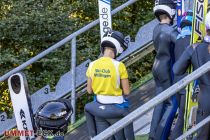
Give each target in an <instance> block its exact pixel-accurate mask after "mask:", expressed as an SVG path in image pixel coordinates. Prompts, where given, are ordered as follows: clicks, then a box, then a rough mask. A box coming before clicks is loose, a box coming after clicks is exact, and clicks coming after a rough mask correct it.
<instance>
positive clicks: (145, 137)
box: [135, 135, 148, 140]
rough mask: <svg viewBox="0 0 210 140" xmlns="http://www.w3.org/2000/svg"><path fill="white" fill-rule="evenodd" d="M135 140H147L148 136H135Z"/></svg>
mask: <svg viewBox="0 0 210 140" xmlns="http://www.w3.org/2000/svg"><path fill="white" fill-rule="evenodd" d="M135 140H148V135H142V136H136V137H135Z"/></svg>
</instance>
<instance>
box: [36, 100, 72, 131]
mask: <svg viewBox="0 0 210 140" xmlns="http://www.w3.org/2000/svg"><path fill="white" fill-rule="evenodd" d="M72 112H73V111H72V106H71V104H70V102H69V100H67V99H59V100H53V101H48V102H46V103H44V104H42V105H41V106H40V107H39V108H38V110H37V112H36V114H35V124H36V127H37V129H39V130H52V131H53V133H56V132H58V131H59V132H63V133H66V132H67V128H68V123H69V121H70V116H71V114H72Z"/></svg>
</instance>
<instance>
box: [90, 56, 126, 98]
mask: <svg viewBox="0 0 210 140" xmlns="http://www.w3.org/2000/svg"><path fill="white" fill-rule="evenodd" d="M86 76H87V77H89V78H91V80H92V89H93V92H94V93H95V94H98V95H109V96H121V95H122V89H121V88H120V79H127V78H128V73H127V70H126V67H125V65H124V64H123V63H122V62H119V61H116V60H114V59H111V58H109V57H101V58H99V59H97V60H95V61H93V62H91V63H90V65H89V67H88V69H87V72H86Z"/></svg>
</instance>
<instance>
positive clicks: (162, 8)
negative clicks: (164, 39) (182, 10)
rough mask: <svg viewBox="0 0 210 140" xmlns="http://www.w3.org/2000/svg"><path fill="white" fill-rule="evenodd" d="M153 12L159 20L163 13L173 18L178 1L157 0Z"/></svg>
mask: <svg viewBox="0 0 210 140" xmlns="http://www.w3.org/2000/svg"><path fill="white" fill-rule="evenodd" d="M153 12H154V14H155V16H156V17H157V19H158V20H160V18H159V16H160V15H162V14H166V15H168V17H169V18H170V19H171V20H173V19H174V17H175V14H176V3H175V2H174V0H155V7H154V8H153Z"/></svg>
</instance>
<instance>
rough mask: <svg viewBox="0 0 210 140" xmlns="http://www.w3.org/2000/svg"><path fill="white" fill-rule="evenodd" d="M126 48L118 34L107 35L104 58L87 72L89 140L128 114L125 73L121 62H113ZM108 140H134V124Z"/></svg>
mask: <svg viewBox="0 0 210 140" xmlns="http://www.w3.org/2000/svg"><path fill="white" fill-rule="evenodd" d="M126 48H127V43H126V41H124V36H123V34H122V33H120V32H118V31H109V32H107V33H106V34H105V35H104V37H103V39H102V41H101V51H102V54H103V56H102V57H101V58H99V59H97V60H95V61H93V62H91V63H90V65H89V67H88V69H87V73H86V75H87V77H88V80H87V91H88V93H89V94H92V93H93V94H94V95H95V96H94V101H93V102H90V103H88V104H86V105H85V116H86V120H87V127H88V133H89V136H90V137H91V138H92V137H94V136H96V135H97V134H99V133H100V132H102V131H103V130H105V129H106V128H108V127H109V126H111V125H112V124H113V123H114V122H116V121H117V120H119V119H121V118H122V117H124V116H126V115H127V114H128V113H129V104H128V100H126V99H125V98H124V96H126V95H128V94H129V93H130V90H129V81H128V73H127V70H126V67H125V65H124V64H123V63H122V62H119V61H117V60H115V58H116V57H117V56H118V55H119V54H121V53H122V52H123V51H124V50H125V49H126ZM109 139H113V140H114V139H115V140H134V132H133V124H130V125H128V126H127V127H125V128H124V129H123V130H121V131H119V132H118V133H117V134H115V135H114V136H113V137H110V138H109Z"/></svg>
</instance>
